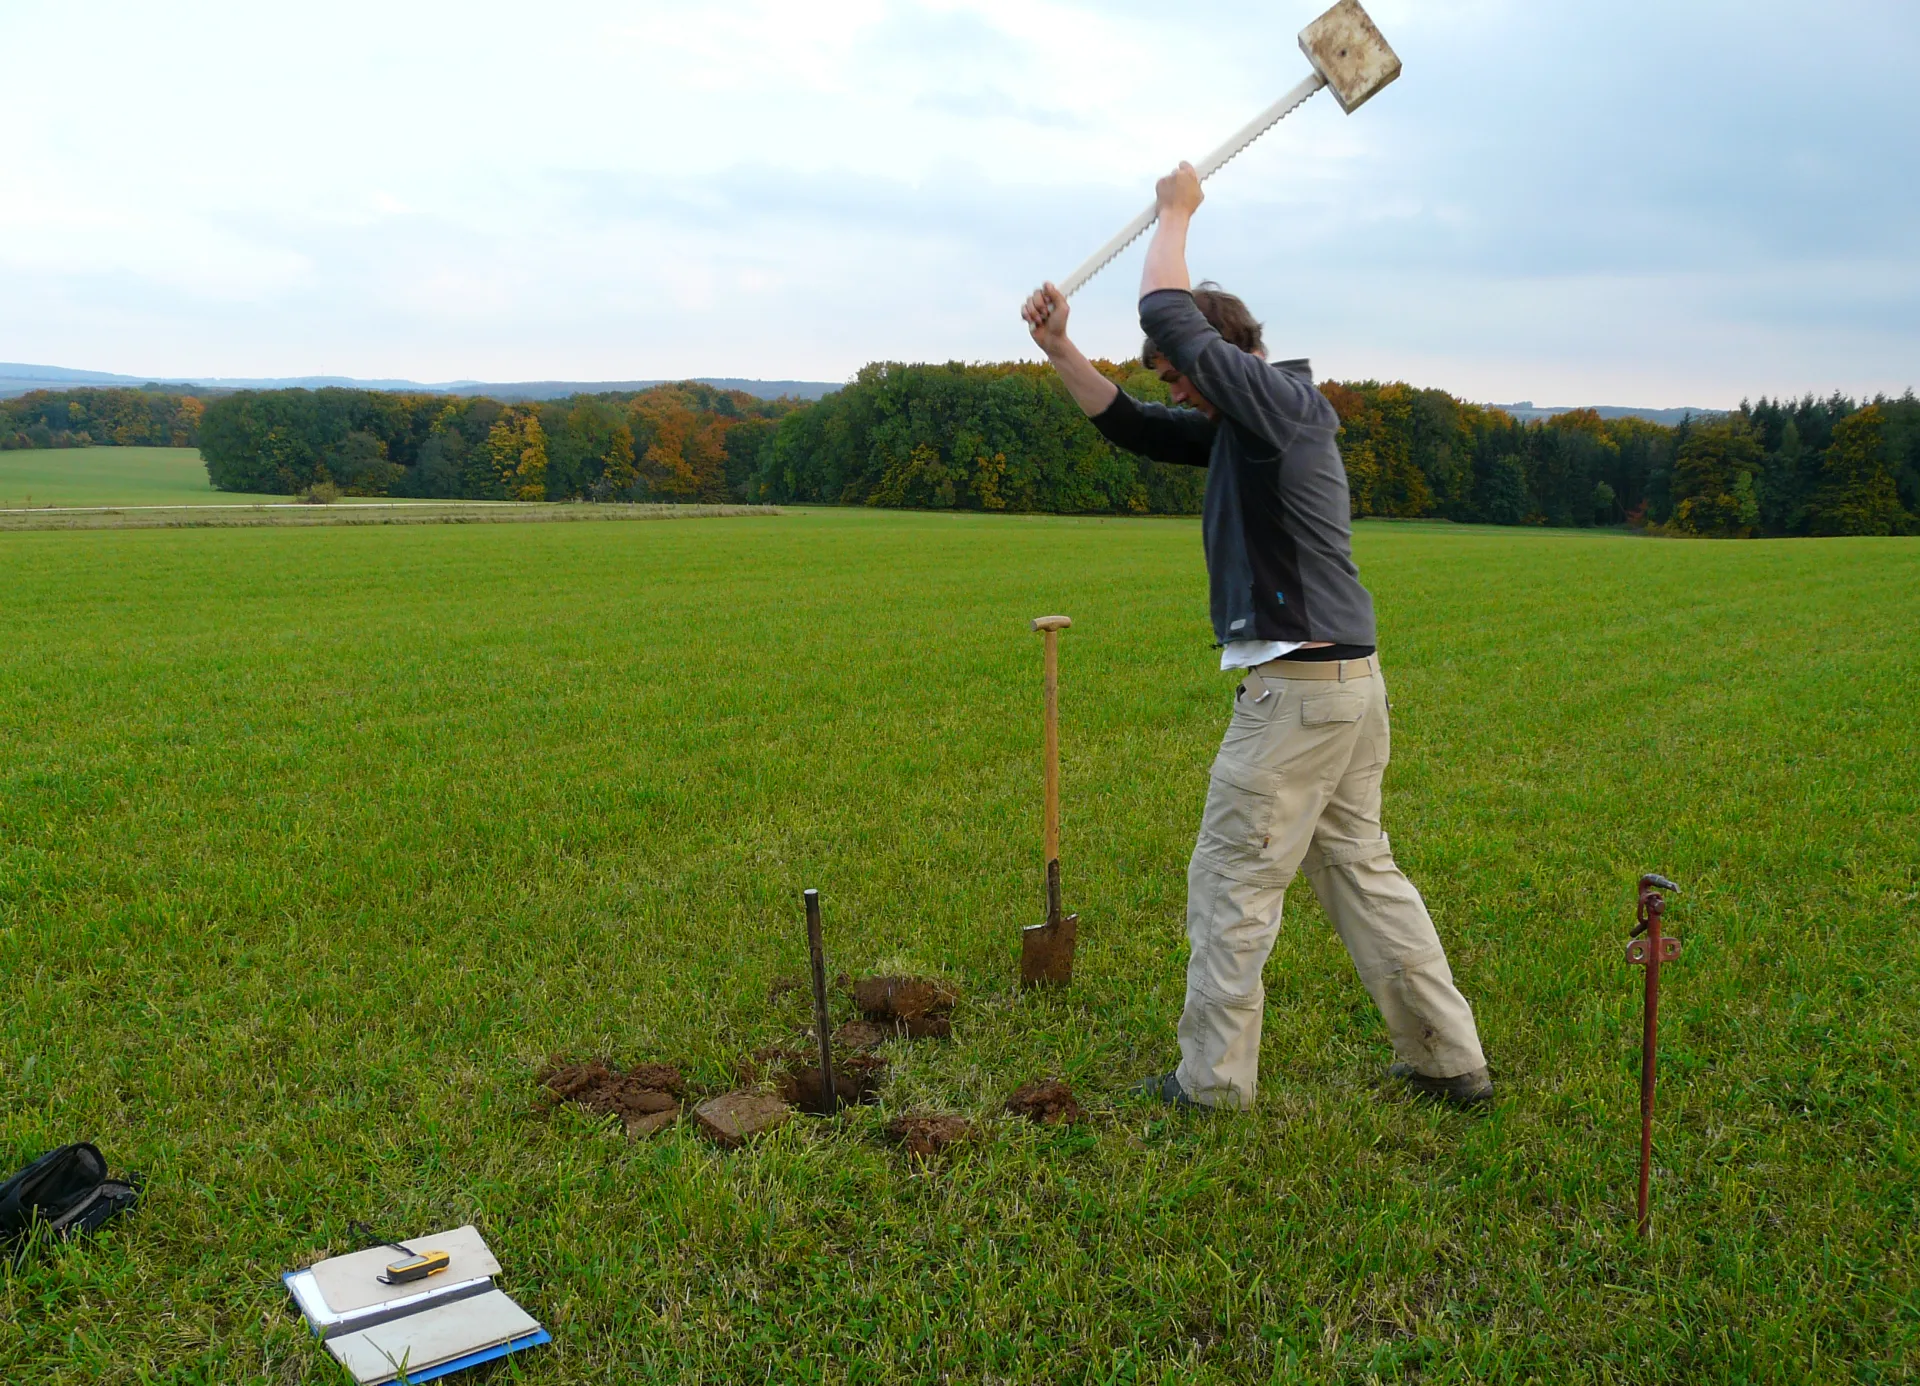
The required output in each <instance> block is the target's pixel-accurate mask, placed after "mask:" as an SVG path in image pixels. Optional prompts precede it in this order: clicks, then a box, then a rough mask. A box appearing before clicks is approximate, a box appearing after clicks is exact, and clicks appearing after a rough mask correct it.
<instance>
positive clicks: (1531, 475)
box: [753, 361, 1920, 538]
mask: <svg viewBox="0 0 1920 1386" xmlns="http://www.w3.org/2000/svg"><path fill="white" fill-rule="evenodd" d="M1095 364H1096V365H1097V366H1098V367H1099V369H1100V370H1101V371H1102V373H1103V374H1105V375H1106V376H1107V377H1108V378H1109V379H1111V380H1113V381H1114V382H1115V383H1116V384H1119V385H1120V386H1121V388H1123V389H1125V390H1127V391H1129V392H1130V393H1132V394H1134V395H1137V396H1139V397H1141V398H1143V399H1153V400H1160V401H1163V402H1164V401H1165V399H1166V397H1167V396H1166V387H1165V386H1164V385H1163V384H1162V383H1161V381H1160V380H1159V378H1158V377H1157V376H1156V375H1154V374H1153V373H1151V372H1149V371H1146V370H1144V369H1142V368H1141V367H1140V366H1139V365H1138V363H1127V364H1124V365H1114V364H1113V363H1111V362H1104V361H1103V362H1096V363H1095ZM1320 388H1321V390H1322V391H1323V392H1324V393H1325V394H1326V396H1327V398H1328V400H1330V401H1331V402H1332V404H1333V406H1334V409H1335V411H1336V412H1337V413H1338V415H1339V416H1340V424H1341V430H1340V451H1341V456H1342V457H1343V459H1344V460H1345V462H1346V468H1347V478H1348V485H1349V489H1350V491H1351V494H1352V504H1353V514H1354V516H1355V517H1356V518H1363V517H1367V516H1387V517H1393V518H1400V519H1422V518H1435V519H1447V520H1457V521H1461V522H1468V523H1479V524H1496V525H1552V526H1561V527H1575V528H1578V527H1587V526H1595V525H1628V526H1632V527H1636V528H1645V529H1650V530H1657V531H1660V532H1666V533H1673V534H1682V535H1698V536H1707V537H1714V538H1746V537H1752V536H1757V535H1766V536H1778V535H1802V534H1815V535H1825V534H1906V533H1920V401H1917V400H1916V399H1915V397H1914V394H1913V392H1912V391H1911V390H1909V391H1908V392H1907V393H1906V394H1905V395H1903V396H1901V397H1900V398H1898V399H1888V398H1886V397H1884V396H1883V397H1876V398H1875V399H1873V400H1871V401H1867V402H1865V403H1861V402H1857V401H1855V400H1852V399H1849V398H1847V397H1845V396H1843V395H1840V394H1834V395H1832V396H1830V397H1829V398H1827V399H1824V400H1820V399H1815V398H1814V397H1812V396H1811V395H1809V396H1807V397H1805V398H1804V399H1800V400H1772V399H1762V400H1760V401H1759V403H1757V404H1754V403H1751V402H1747V403H1742V404H1741V406H1740V408H1739V409H1737V410H1735V411H1733V412H1731V413H1728V414H1722V415H1707V416H1703V417H1700V418H1697V419H1696V418H1689V419H1686V420H1684V421H1683V422H1681V423H1679V424H1677V425H1673V426H1667V425H1662V424H1656V423H1650V422H1647V421H1645V420H1642V419H1633V418H1623V419H1603V418H1601V417H1600V415H1599V414H1598V413H1596V412H1595V411H1593V410H1591V409H1579V410H1574V411H1572V412H1570V413H1565V414H1560V415H1556V416H1555V417H1554V418H1552V419H1549V420H1545V421H1543V422H1536V423H1527V424H1523V423H1521V422H1519V421H1518V420H1516V419H1515V418H1514V417H1513V416H1512V415H1510V414H1507V413H1505V412H1504V411H1502V410H1499V409H1495V408H1492V407H1490V406H1485V405H1477V404H1470V403H1467V402H1465V401H1463V400H1459V399H1456V398H1454V397H1453V396H1452V395H1449V394H1448V393H1447V392H1446V391H1444V390H1432V389H1416V388H1415V387H1413V386H1410V385H1406V384H1401V383H1397V382H1396V383H1389V384H1382V383H1380V382H1378V381H1360V382H1352V383H1343V382H1339V381H1329V382H1323V383H1322V384H1321V387H1320ZM756 477H757V490H756V491H755V492H754V493H753V494H754V496H755V498H758V499H765V500H771V501H814V502H823V503H837V504H852V505H877V506H913V507H919V508H927V509H946V508H956V509H975V510H1000V509H1006V510H1038V511H1057V512H1063V513H1076V512H1105V513H1129V512H1131V513H1135V514H1193V513H1197V512H1198V510H1199V509H1200V502H1201V496H1202V494H1203V492H1204V488H1205V484H1206V478H1205V474H1204V472H1202V471H1201V470H1200V469H1197V468H1186V467H1171V466H1163V465H1161V464H1158V463H1153V462H1147V461H1145V460H1144V459H1141V458H1137V457H1133V456H1131V455H1129V454H1127V453H1123V452H1120V451H1119V450H1118V449H1115V448H1113V447H1112V446H1110V445H1109V444H1108V443H1107V442H1106V441H1105V440H1104V439H1103V438H1102V437H1101V436H1100V435H1099V433H1098V432H1097V431H1096V430H1095V429H1094V428H1093V427H1092V425H1091V424H1090V423H1088V422H1087V421H1086V420H1085V419H1084V418H1083V417H1082V416H1081V414H1080V411H1079V409H1078V408H1077V406H1075V405H1074V404H1073V403H1072V401H1071V400H1070V399H1069V398H1068V397H1067V395H1066V392H1065V390H1064V389H1063V388H1062V387H1061V385H1060V383H1059V382H1058V381H1057V380H1056V379H1055V378H1053V376H1052V373H1051V371H1050V370H1049V369H1048V368H1046V367H1043V366H1038V365H1029V364H1025V363H1009V364H1005V365H962V364H960V363H957V362H955V363H950V364H947V365H944V366H929V365H895V364H880V365H872V366H868V367H867V368H866V369H864V370H862V371H861V372H860V374H859V375H858V376H857V377H856V378H855V379H854V381H853V383H852V384H850V385H848V386H847V387H846V388H845V389H843V390H840V391H839V392H837V393H835V394H832V395H829V396H827V397H826V398H825V399H823V400H821V401H820V402H819V403H817V404H815V405H813V406H812V407H811V408H808V409H806V410H802V411H796V412H794V413H791V414H789V415H788V416H787V417H786V418H784V419H782V420H781V421H780V423H779V426H778V427H777V428H776V429H775V430H773V434H772V437H771V439H770V441H769V442H768V443H767V446H766V450H765V453H764V455H763V457H762V459H761V463H760V466H759V468H758V471H757V473H756Z"/></svg>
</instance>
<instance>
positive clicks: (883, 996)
mask: <svg viewBox="0 0 1920 1386" xmlns="http://www.w3.org/2000/svg"><path fill="white" fill-rule="evenodd" d="M959 1000H960V993H959V991H958V990H957V989H955V988H954V987H953V986H951V985H949V984H948V983H946V982H942V981H937V980H936V979H934V978H932V977H863V978H862V979H861V980H860V981H858V982H855V983H854V984H853V1001H854V1004H855V1005H857V1006H858V1007H859V1008H860V1013H861V1014H862V1015H864V1016H865V1017H866V1018H867V1019H868V1020H872V1021H878V1022H880V1023H881V1024H882V1025H887V1026H890V1027H891V1028H892V1029H893V1031H894V1033H896V1034H901V1035H905V1036H906V1037H907V1038H909V1039H946V1038H947V1037H948V1036H950V1035H951V1034H952V1033H953V1008H954V1006H955V1005H957V1004H958V1003H959Z"/></svg>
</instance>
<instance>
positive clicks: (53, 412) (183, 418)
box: [0, 389, 206, 451]
mask: <svg viewBox="0 0 1920 1386" xmlns="http://www.w3.org/2000/svg"><path fill="white" fill-rule="evenodd" d="M205 410H206V406H205V404H204V403H203V402H202V401H201V400H200V399H199V397H198V396H195V395H183V394H178V393H175V392H172V391H162V390H130V389H104V390H94V389H90V390H32V391H29V392H28V393H27V394H24V395H18V396H16V397H15V398H13V399H0V450H5V451H12V450H15V449H25V448H89V447H123V448H126V447H155V448H190V447H194V446H196V445H197V444H198V443H199V441H200V419H201V415H202V414H203V413H204V412H205Z"/></svg>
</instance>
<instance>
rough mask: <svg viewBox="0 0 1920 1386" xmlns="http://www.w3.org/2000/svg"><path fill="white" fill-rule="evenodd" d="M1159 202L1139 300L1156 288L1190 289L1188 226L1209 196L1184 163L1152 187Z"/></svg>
mask: <svg viewBox="0 0 1920 1386" xmlns="http://www.w3.org/2000/svg"><path fill="white" fill-rule="evenodd" d="M1153 192H1154V196H1155V198H1157V199H1158V201H1159V203H1160V224H1159V225H1158V226H1156V227H1155V228H1154V232H1153V240H1152V241H1150V242H1149V243H1148V245H1147V263H1146V264H1145V265H1144V266H1143V267H1142V268H1141V270H1140V297H1142V298H1145V297H1146V296H1147V295H1148V294H1150V293H1152V292H1154V291H1155V290H1156V289H1191V288H1192V287H1193V281H1192V279H1190V278H1189V277H1188V275H1187V226H1188V223H1190V222H1191V221H1192V220H1193V214H1194V213H1195V212H1196V211H1198V210H1199V209H1200V204H1201V202H1202V201H1204V200H1205V198H1206V194H1205V193H1203V192H1201V191H1200V175H1199V174H1198V173H1195V172H1194V169H1193V165H1192V164H1189V163H1182V164H1181V165H1180V167H1179V168H1176V169H1175V170H1174V171H1173V172H1172V173H1169V174H1168V175H1167V176H1166V177H1165V178H1162V179H1161V180H1160V181H1159V182H1158V183H1156V184H1155V185H1154V188H1153Z"/></svg>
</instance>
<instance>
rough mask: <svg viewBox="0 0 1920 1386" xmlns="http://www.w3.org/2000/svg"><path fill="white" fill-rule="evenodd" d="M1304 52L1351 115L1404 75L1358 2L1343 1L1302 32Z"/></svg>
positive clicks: (1301, 39) (1314, 68)
mask: <svg viewBox="0 0 1920 1386" xmlns="http://www.w3.org/2000/svg"><path fill="white" fill-rule="evenodd" d="M1300 51H1301V52H1302V53H1305V54H1306V55H1307V61H1308V62H1310V63H1312V64H1313V70H1314V71H1315V72H1318V73H1319V74H1320V75H1321V76H1322V77H1323V78H1325V79H1326V83H1327V88H1328V90H1330V91H1331V92H1332V93H1333V99H1334V100H1336V101H1338V102H1339V103H1340V109H1341V110H1343V111H1345V112H1346V113H1347V114H1348V115H1352V114H1353V113H1354V111H1355V110H1357V109H1358V108H1359V107H1360V106H1361V105H1363V104H1364V103H1365V102H1366V100H1367V98H1368V97H1370V96H1372V95H1373V94H1374V93H1375V92H1377V91H1379V90H1380V88H1382V87H1384V86H1386V85H1387V83H1389V82H1391V81H1392V80H1393V79H1394V78H1396V77H1398V76H1399V75H1400V59H1399V57H1398V56H1396V55H1395V53H1394V51H1393V50H1392V49H1391V48H1389V47H1388V46H1387V41H1386V40H1385V39H1384V38H1382V37H1381V36H1380V31H1379V29H1377V28H1375V27H1374V23H1373V20H1372V19H1371V18H1369V17H1368V15H1367V12H1366V11H1365V10H1363V9H1361V8H1360V5H1359V3H1358V0H1340V3H1339V4H1337V5H1335V6H1334V7H1333V8H1332V9H1330V10H1328V11H1327V12H1326V13H1325V14H1323V15H1321V16H1320V17H1319V18H1318V19H1316V20H1314V21H1313V23H1311V24H1309V25H1308V26H1307V27H1306V28H1304V29H1302V30H1301V31H1300Z"/></svg>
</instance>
